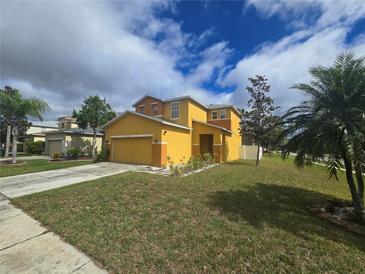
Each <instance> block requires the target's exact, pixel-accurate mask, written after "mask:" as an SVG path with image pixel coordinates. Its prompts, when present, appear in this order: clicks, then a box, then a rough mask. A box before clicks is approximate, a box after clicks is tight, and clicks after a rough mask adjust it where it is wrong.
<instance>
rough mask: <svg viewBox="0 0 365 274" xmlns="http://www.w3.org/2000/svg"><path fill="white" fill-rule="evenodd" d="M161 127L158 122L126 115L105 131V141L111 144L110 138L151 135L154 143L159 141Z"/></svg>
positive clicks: (129, 114)
mask: <svg viewBox="0 0 365 274" xmlns="http://www.w3.org/2000/svg"><path fill="white" fill-rule="evenodd" d="M161 130H162V125H161V124H160V123H158V122H155V121H152V120H149V119H146V118H143V117H140V116H137V115H135V114H131V113H127V114H126V115H125V116H124V117H122V118H120V119H119V120H117V121H116V122H114V123H113V124H111V125H110V126H109V127H107V128H106V129H105V141H107V142H108V143H110V142H111V136H120V135H137V134H152V135H153V140H154V141H160V140H161Z"/></svg>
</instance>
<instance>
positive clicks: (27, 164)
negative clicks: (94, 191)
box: [0, 160, 92, 177]
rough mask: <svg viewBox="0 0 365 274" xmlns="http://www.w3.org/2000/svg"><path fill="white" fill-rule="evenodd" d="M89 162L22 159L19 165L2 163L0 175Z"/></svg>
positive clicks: (5, 175) (11, 174)
mask: <svg viewBox="0 0 365 274" xmlns="http://www.w3.org/2000/svg"><path fill="white" fill-rule="evenodd" d="M19 162H22V161H19ZM91 163H92V161H91V160H81V161H59V162H50V161H48V160H29V161H24V163H23V164H19V165H4V164H3V165H0V177H7V176H13V175H20V174H26V173H32V172H38V171H46V170H52V169H59V168H66V167H73V166H81V165H87V164H91Z"/></svg>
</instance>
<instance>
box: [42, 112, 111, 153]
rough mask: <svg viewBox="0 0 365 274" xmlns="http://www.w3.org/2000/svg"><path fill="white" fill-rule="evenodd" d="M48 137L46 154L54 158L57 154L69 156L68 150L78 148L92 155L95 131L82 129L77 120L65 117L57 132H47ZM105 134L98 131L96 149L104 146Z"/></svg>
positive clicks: (61, 120) (60, 119) (59, 123)
mask: <svg viewBox="0 0 365 274" xmlns="http://www.w3.org/2000/svg"><path fill="white" fill-rule="evenodd" d="M45 136H46V154H47V155H49V156H53V154H55V153H64V154H67V150H68V149H70V148H72V147H78V148H79V149H80V150H81V151H82V153H83V154H85V155H89V154H91V152H92V151H91V145H92V140H93V131H92V129H91V128H87V129H80V128H79V127H78V126H77V123H76V119H75V118H72V117H71V116H64V117H61V118H59V119H58V128H57V130H53V131H47V132H46V133H45ZM103 136H104V134H103V132H102V131H101V130H97V138H96V145H95V146H96V148H97V151H100V150H101V147H102V144H103Z"/></svg>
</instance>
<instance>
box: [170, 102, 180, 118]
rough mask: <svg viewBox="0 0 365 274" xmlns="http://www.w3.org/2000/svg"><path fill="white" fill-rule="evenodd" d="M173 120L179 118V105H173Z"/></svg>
mask: <svg viewBox="0 0 365 274" xmlns="http://www.w3.org/2000/svg"><path fill="white" fill-rule="evenodd" d="M171 118H179V103H172V104H171Z"/></svg>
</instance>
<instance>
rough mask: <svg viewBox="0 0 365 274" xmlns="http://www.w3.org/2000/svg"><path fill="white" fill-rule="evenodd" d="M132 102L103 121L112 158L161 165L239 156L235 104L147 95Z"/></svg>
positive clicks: (237, 114) (217, 160)
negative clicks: (200, 157)
mask: <svg viewBox="0 0 365 274" xmlns="http://www.w3.org/2000/svg"><path fill="white" fill-rule="evenodd" d="M133 107H134V108H135V111H125V112H124V113H122V114H121V115H119V116H117V117H116V118H114V119H113V120H111V121H110V122H108V123H107V124H106V125H104V126H103V129H104V130H105V143H106V146H107V147H108V148H109V150H110V160H111V161H113V162H122V163H133V164H146V165H152V166H158V167H161V166H166V165H168V164H169V163H168V159H169V161H170V162H173V163H175V164H178V163H181V162H186V161H188V160H189V159H190V158H191V157H192V156H195V155H203V154H205V153H210V154H211V155H212V156H213V157H214V159H215V162H216V163H221V162H224V161H229V160H235V159H238V158H239V150H240V145H241V137H240V134H239V122H240V112H239V111H238V110H237V108H236V107H234V106H233V105H204V104H202V103H200V102H199V101H198V100H196V99H194V98H192V97H191V96H183V97H178V98H172V99H168V100H161V99H158V98H154V97H152V96H144V97H143V98H141V99H140V100H138V101H137V102H136V103H135V104H134V105H133Z"/></svg>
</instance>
